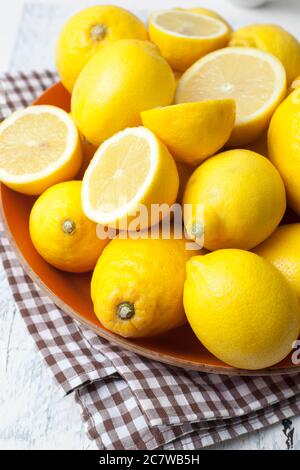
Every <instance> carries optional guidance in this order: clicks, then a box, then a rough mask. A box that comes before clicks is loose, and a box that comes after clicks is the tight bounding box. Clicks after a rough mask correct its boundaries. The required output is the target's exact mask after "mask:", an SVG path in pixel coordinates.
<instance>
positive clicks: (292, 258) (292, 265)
mask: <svg viewBox="0 0 300 470" xmlns="http://www.w3.org/2000/svg"><path fill="white" fill-rule="evenodd" d="M299 247H300V224H290V225H281V226H280V227H278V228H277V229H276V230H275V232H273V233H272V235H271V236H270V237H269V238H268V239H267V240H265V241H264V242H263V243H261V244H260V245H259V246H257V247H256V248H255V250H254V252H255V253H257V254H258V255H261V256H263V257H264V258H266V259H267V260H268V261H269V262H270V263H272V264H273V265H274V266H275V268H277V269H279V271H280V272H281V273H282V274H283V275H284V277H285V278H286V279H287V281H288V282H289V283H290V285H291V286H292V287H293V289H294V290H295V292H296V294H297V297H298V300H299V301H300V249H299Z"/></svg>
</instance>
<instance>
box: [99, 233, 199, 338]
mask: <svg viewBox="0 0 300 470" xmlns="http://www.w3.org/2000/svg"><path fill="white" fill-rule="evenodd" d="M195 253H196V252H195V251H189V250H187V249H186V241H185V240H183V239H181V240H177V239H174V237H173V236H172V237H171V238H170V239H163V238H162V237H160V238H158V239H153V238H152V239H151V238H148V239H145V240H143V239H142V238H138V239H136V240H133V239H130V238H128V239H122V238H116V239H114V240H112V241H111V243H110V244H109V245H108V246H107V247H106V248H105V249H104V251H103V253H102V255H101V256H100V258H99V261H98V263H97V265H96V268H95V270H94V273H93V277H92V283H91V295H92V300H93V303H94V309H95V313H96V315H97V317H98V318H99V320H100V322H101V323H102V324H103V325H104V326H105V327H106V328H107V329H108V330H110V331H113V332H114V333H117V334H118V335H121V336H124V337H128V338H139V337H143V336H153V335H158V334H161V333H164V332H166V331H168V330H170V329H172V328H176V327H178V326H181V325H183V324H184V323H185V322H186V317H185V313H184V310H183V301H182V296H183V285H184V280H185V264H186V261H187V260H188V259H189V258H190V257H191V256H192V255H193V254H195Z"/></svg>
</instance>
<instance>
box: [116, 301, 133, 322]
mask: <svg viewBox="0 0 300 470" xmlns="http://www.w3.org/2000/svg"><path fill="white" fill-rule="evenodd" d="M134 314H135V310H134V306H133V305H132V304H130V303H129V302H122V303H121V304H120V305H118V310H117V315H118V317H119V318H120V319H121V320H130V318H132V317H133V316H134Z"/></svg>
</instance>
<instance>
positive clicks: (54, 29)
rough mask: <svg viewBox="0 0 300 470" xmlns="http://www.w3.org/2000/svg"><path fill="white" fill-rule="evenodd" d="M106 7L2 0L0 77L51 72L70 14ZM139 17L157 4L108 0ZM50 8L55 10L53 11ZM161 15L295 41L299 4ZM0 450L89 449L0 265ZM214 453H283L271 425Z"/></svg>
mask: <svg viewBox="0 0 300 470" xmlns="http://www.w3.org/2000/svg"><path fill="white" fill-rule="evenodd" d="M93 3H97V4H100V3H107V2H106V1H104V2H102V1H101V0H98V1H94V2H92V1H84V0H82V1H81V2H80V1H79V0H75V1H74V0H57V1H56V2H53V1H52V2H51V0H39V1H37V0H36V1H31V2H29V1H26V0H9V1H8V2H5V8H4V9H2V10H1V16H0V72H1V71H4V70H20V69H22V70H25V71H26V70H29V69H41V68H45V67H47V68H53V67H54V48H55V40H56V37H57V34H58V31H59V29H60V27H61V25H62V24H63V22H64V21H65V19H66V18H67V17H68V16H70V15H71V14H72V13H73V12H74V11H76V10H78V9H80V7H83V6H85V5H89V4H93ZM108 3H114V4H118V5H120V6H124V7H126V8H129V9H132V10H134V11H136V12H137V13H138V14H139V15H140V16H141V17H142V18H144V19H145V18H146V16H147V11H148V10H150V9H155V8H161V5H162V2H161V1H160V0H143V1H141V0H124V1H117V0H112V1H111V2H108ZM54 5H55V8H54V7H53V6H54ZM163 5H164V8H169V7H173V6H184V5H191V6H199V5H203V6H208V7H210V8H215V9H217V10H218V11H219V12H220V13H223V14H224V15H225V16H226V17H227V19H228V20H229V21H230V22H231V23H232V24H233V25H234V26H239V25H242V24H246V23H251V22H277V23H280V24H281V25H282V26H284V27H286V28H287V29H289V30H290V31H291V32H293V33H294V34H295V35H297V34H298V35H299V38H300V30H299V19H300V2H299V0H277V2H276V3H274V4H272V5H270V6H269V7H266V8H263V9H259V10H241V9H237V8H235V7H232V6H231V5H230V4H229V3H228V1H227V0H206V1H205V0H199V1H197V0H196V1H193V0H190V1H189V0H184V1H181V2H180V0H178V1H176V0H164V2H163ZM0 384H1V386H0V449H94V448H95V446H94V444H93V443H92V442H91V441H89V439H88V438H87V437H86V435H85V431H84V426H83V423H82V421H81V417H80V409H79V407H78V405H76V404H75V402H74V399H73V397H72V395H70V396H68V397H63V396H62V393H61V392H60V390H59V389H58V387H57V386H56V384H55V382H54V380H53V379H52V377H51V374H50V372H49V370H48V369H47V367H46V366H45V365H44V363H43V362H42V360H41V358H40V356H39V354H38V352H37V350H36V349H35V347H34V345H33V341H32V339H31V338H30V336H29V334H28V333H27V331H26V329H25V326H24V323H23V320H22V318H21V317H20V314H19V312H18V311H17V309H16V306H15V304H14V301H13V299H12V296H11V294H10V290H9V287H8V283H7V280H6V276H5V271H4V270H3V268H2V266H0ZM292 421H293V423H292V426H293V427H294V439H293V447H294V449H300V417H297V418H294V419H293V420H292ZM213 447H214V448H215V449H285V448H287V444H286V436H285V434H284V432H283V425H282V423H279V424H277V425H275V426H272V427H269V428H268V429H265V430H263V431H259V432H256V433H253V434H250V435H247V436H245V437H242V438H239V439H236V440H233V441H230V442H225V443H223V444H221V445H217V446H213Z"/></svg>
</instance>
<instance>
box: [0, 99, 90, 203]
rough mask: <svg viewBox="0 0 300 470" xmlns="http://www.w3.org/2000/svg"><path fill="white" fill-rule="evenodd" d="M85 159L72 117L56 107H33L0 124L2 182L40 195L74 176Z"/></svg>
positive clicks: (19, 189)
mask: <svg viewBox="0 0 300 470" xmlns="http://www.w3.org/2000/svg"><path fill="white" fill-rule="evenodd" d="M81 161H82V150H81V144H80V137H79V134H78V131H77V129H76V127H75V124H74V122H73V121H72V119H71V117H70V116H69V115H68V114H67V113H66V112H65V111H63V110H62V109H59V108H56V107H55V106H48V105H43V106H30V107H29V108H27V109H25V110H21V111H17V112H15V113H14V114H12V115H11V116H10V117H9V118H7V119H6V120H5V121H3V122H2V123H1V124H0V181H2V183H4V184H6V185H7V186H9V187H10V188H12V189H14V190H16V191H19V192H21V193H24V194H31V195H39V194H41V193H42V192H43V191H44V190H45V189H47V188H49V187H50V186H52V185H53V184H55V183H59V182H61V181H65V180H69V179H72V178H73V177H74V176H75V175H76V174H77V172H78V170H79V168H80V165H81Z"/></svg>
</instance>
